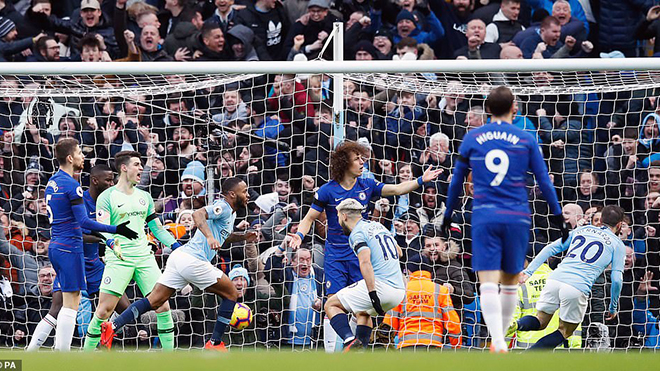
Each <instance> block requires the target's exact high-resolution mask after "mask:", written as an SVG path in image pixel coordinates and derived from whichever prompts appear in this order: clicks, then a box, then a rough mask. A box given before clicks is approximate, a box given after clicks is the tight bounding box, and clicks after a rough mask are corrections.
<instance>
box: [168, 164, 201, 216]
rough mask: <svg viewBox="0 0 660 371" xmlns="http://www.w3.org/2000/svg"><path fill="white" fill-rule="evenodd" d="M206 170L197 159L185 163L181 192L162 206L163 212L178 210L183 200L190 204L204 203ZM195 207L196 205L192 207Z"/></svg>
mask: <svg viewBox="0 0 660 371" xmlns="http://www.w3.org/2000/svg"><path fill="white" fill-rule="evenodd" d="M205 183H206V171H205V167H204V164H202V163H201V162H199V161H192V162H190V163H188V165H186V168H185V170H183V174H182V175H181V193H180V194H179V196H178V197H176V198H173V199H170V200H169V201H168V202H167V203H166V204H165V206H164V207H163V212H164V213H168V212H172V211H175V212H176V211H179V210H180V208H181V207H182V205H183V204H184V201H185V200H188V202H189V204H190V205H193V206H197V205H200V204H201V205H203V204H204V196H206V188H205V186H204V184H205ZM193 208H195V209H196V208H197V207H193Z"/></svg>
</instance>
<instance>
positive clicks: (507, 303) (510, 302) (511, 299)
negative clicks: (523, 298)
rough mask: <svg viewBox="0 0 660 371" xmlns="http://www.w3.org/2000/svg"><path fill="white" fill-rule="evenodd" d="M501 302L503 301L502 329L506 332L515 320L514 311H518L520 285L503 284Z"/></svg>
mask: <svg viewBox="0 0 660 371" xmlns="http://www.w3.org/2000/svg"><path fill="white" fill-rule="evenodd" d="M500 302H501V303H502V327H503V329H502V331H503V333H504V334H506V330H507V329H508V328H509V325H510V324H511V321H512V320H513V312H515V311H516V306H517V305H518V285H501V286H500Z"/></svg>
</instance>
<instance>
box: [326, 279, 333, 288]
mask: <svg viewBox="0 0 660 371" xmlns="http://www.w3.org/2000/svg"><path fill="white" fill-rule="evenodd" d="M331 285H332V282H330V280H328V281H327V282H326V283H325V288H326V289H329V288H330V286H331Z"/></svg>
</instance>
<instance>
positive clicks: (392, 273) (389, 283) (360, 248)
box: [325, 198, 406, 351]
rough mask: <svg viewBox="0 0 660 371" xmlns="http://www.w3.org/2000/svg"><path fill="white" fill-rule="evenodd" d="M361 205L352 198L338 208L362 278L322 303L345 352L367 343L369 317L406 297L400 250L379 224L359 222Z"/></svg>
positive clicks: (341, 223) (365, 221) (370, 323)
mask: <svg viewBox="0 0 660 371" xmlns="http://www.w3.org/2000/svg"><path fill="white" fill-rule="evenodd" d="M362 209H363V206H362V204H361V203H360V202H359V201H357V200H355V199H352V198H348V199H345V200H344V201H342V202H341V203H339V205H337V216H338V219H339V224H340V225H341V227H342V229H343V230H344V234H346V235H348V236H349V237H348V243H349V245H350V246H351V248H352V249H353V252H355V254H356V255H357V257H358V260H359V263H360V272H361V273H362V277H363V279H362V280H360V281H358V282H356V283H354V284H353V285H351V286H348V287H346V288H343V289H341V290H339V292H338V293H337V295H335V296H332V297H331V298H330V299H328V301H327V302H326V304H325V312H326V313H327V315H328V317H329V318H330V325H331V326H332V328H333V329H334V330H335V331H336V332H337V334H338V335H339V336H341V338H342V339H343V340H344V351H349V350H351V349H359V348H361V347H366V346H367V345H368V344H369V337H370V336H371V327H372V321H371V316H372V315H376V314H379V315H385V312H387V311H388V310H390V309H392V308H394V307H396V306H397V305H399V303H401V301H402V300H403V298H404V297H405V296H406V286H405V283H404V280H403V274H402V273H401V268H400V266H399V256H401V248H400V247H399V246H398V245H397V244H396V242H395V241H394V237H393V236H392V234H391V233H390V231H388V230H387V229H386V228H385V227H383V225H382V224H380V223H377V222H373V221H368V220H364V219H362ZM347 313H353V314H354V315H355V316H356V317H357V323H358V326H357V329H356V334H355V335H353V332H352V331H351V328H350V326H349V324H348V315H347Z"/></svg>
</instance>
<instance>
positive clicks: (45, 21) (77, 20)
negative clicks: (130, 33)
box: [32, 0, 120, 58]
mask: <svg viewBox="0 0 660 371" xmlns="http://www.w3.org/2000/svg"><path fill="white" fill-rule="evenodd" d="M32 11H33V12H34V13H35V16H36V17H35V20H36V21H37V22H38V24H39V25H40V27H42V28H43V29H46V30H52V31H56V32H61V33H63V34H65V35H69V36H70V37H71V38H72V40H71V45H72V48H73V51H74V53H76V54H79V53H80V50H79V49H78V45H79V41H80V39H81V38H82V37H83V36H84V35H85V34H86V33H89V32H94V33H96V34H99V35H101V36H103V39H104V41H105V45H106V46H107V48H108V53H109V54H110V57H112V58H117V57H118V56H119V55H120V52H119V47H118V45H117V40H116V39H115V34H114V29H113V27H112V24H111V23H110V21H109V20H108V19H107V18H106V17H105V16H104V15H103V12H101V4H100V3H99V2H98V0H82V2H81V3H80V13H77V14H73V15H72V16H71V19H63V18H58V17H56V16H54V15H47V14H46V13H45V10H44V7H43V5H42V4H41V3H39V4H36V5H35V6H34V7H32Z"/></svg>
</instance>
